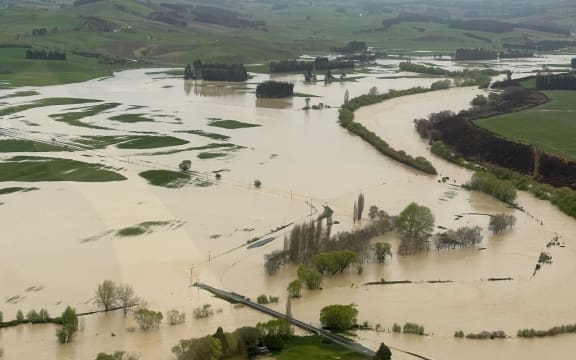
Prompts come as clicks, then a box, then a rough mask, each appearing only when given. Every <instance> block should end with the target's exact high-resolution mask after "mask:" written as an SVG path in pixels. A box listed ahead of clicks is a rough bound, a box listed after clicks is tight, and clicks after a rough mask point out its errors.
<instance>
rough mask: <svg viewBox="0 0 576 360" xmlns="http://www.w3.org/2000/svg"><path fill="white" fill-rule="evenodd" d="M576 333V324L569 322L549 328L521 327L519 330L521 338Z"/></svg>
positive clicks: (518, 334)
mask: <svg viewBox="0 0 576 360" xmlns="http://www.w3.org/2000/svg"><path fill="white" fill-rule="evenodd" d="M574 333H576V324H568V325H560V326H554V327H552V328H550V329H548V330H535V329H521V330H518V333H517V336H518V337H521V338H534V337H547V336H557V335H562V334H574Z"/></svg>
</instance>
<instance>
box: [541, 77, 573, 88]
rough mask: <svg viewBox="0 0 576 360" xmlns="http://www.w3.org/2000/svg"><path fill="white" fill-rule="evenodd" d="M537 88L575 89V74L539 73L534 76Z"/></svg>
mask: <svg viewBox="0 0 576 360" xmlns="http://www.w3.org/2000/svg"><path fill="white" fill-rule="evenodd" d="M536 88H537V89H538V90H576V74H574V73H567V74H539V75H538V76H537V77H536Z"/></svg>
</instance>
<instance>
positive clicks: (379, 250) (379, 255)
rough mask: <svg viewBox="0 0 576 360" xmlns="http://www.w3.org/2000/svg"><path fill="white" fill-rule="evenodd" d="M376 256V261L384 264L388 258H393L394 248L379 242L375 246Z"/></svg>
mask: <svg viewBox="0 0 576 360" xmlns="http://www.w3.org/2000/svg"><path fill="white" fill-rule="evenodd" d="M373 246H374V254H375V256H376V261H377V262H378V263H379V264H383V263H384V262H385V261H386V257H387V256H392V247H391V246H390V244H389V243H387V242H377V243H375V244H374V245H373Z"/></svg>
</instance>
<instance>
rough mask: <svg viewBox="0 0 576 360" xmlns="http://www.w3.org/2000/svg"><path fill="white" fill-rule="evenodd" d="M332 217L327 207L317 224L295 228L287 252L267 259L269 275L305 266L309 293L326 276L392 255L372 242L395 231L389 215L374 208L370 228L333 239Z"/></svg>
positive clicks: (302, 276) (286, 241) (382, 245)
mask: <svg viewBox="0 0 576 360" xmlns="http://www.w3.org/2000/svg"><path fill="white" fill-rule="evenodd" d="M361 198H362V199H363V196H362V197H361ZM363 201H364V200H362V201H361V203H362V202H363ZM363 207H364V205H363V204H362V208H363ZM332 213H333V212H332V210H331V209H330V208H327V207H325V209H324V212H323V213H322V214H321V215H320V216H319V217H318V219H317V220H316V221H311V222H308V223H303V224H297V225H294V227H293V228H292V230H291V231H290V233H289V235H287V236H286V237H285V239H284V249H283V250H279V251H274V252H272V253H270V254H267V255H265V264H264V267H265V269H266V272H267V273H268V274H269V275H273V274H275V273H276V272H277V271H278V270H280V268H281V267H282V266H284V265H285V264H287V263H294V264H302V265H305V266H302V267H301V270H300V271H299V277H300V280H302V281H303V282H304V283H305V284H306V286H307V287H308V288H309V289H316V288H319V287H320V283H321V281H322V274H324V273H325V274H332V275H333V274H337V273H339V272H342V271H345V270H346V269H348V268H349V267H350V266H352V265H358V266H360V264H361V263H365V262H368V261H376V262H379V263H382V262H383V261H384V260H385V257H386V256H388V255H390V246H389V244H386V243H380V244H376V245H371V244H370V240H372V239H374V238H375V237H377V236H379V235H381V234H384V233H386V232H388V231H391V230H392V229H393V220H392V217H390V216H389V215H388V214H387V213H386V212H385V211H383V210H379V209H378V207H376V206H372V207H371V210H370V213H369V217H370V220H371V222H370V223H369V224H368V225H366V226H364V227H363V228H360V229H355V230H353V231H350V232H341V233H338V234H335V235H331V227H332V223H333V220H332ZM324 223H325V224H326V225H324Z"/></svg>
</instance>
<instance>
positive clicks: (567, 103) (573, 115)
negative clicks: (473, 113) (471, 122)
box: [475, 91, 576, 159]
mask: <svg viewBox="0 0 576 360" xmlns="http://www.w3.org/2000/svg"><path fill="white" fill-rule="evenodd" d="M544 93H545V94H546V95H547V96H548V97H549V98H550V102H549V103H547V104H544V105H541V106H538V107H535V108H532V109H529V110H526V111H520V112H516V113H511V114H505V115H500V116H495V117H490V118H486V119H480V120H476V121H475V123H476V124H477V125H478V126H480V127H483V128H485V129H488V130H490V131H492V132H494V133H497V134H499V135H501V136H504V137H506V138H508V139H512V140H519V141H523V142H526V143H529V144H533V145H535V146H537V147H539V148H540V149H542V150H545V151H548V152H552V153H555V154H558V155H561V156H564V157H567V158H571V159H576V91H545V92H544Z"/></svg>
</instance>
